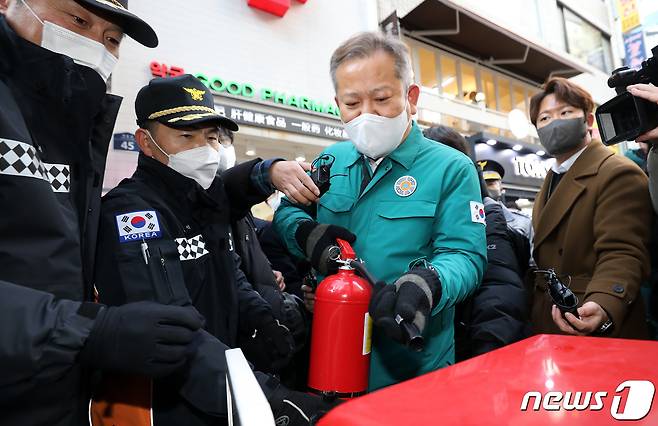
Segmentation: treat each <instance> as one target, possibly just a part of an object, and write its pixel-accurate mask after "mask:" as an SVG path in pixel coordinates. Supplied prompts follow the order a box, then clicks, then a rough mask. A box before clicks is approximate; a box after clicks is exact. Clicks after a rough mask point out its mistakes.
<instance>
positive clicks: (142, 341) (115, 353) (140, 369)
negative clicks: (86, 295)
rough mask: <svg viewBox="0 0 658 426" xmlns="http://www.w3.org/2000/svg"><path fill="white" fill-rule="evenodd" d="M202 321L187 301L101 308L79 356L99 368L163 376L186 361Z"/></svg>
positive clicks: (84, 361)
mask: <svg viewBox="0 0 658 426" xmlns="http://www.w3.org/2000/svg"><path fill="white" fill-rule="evenodd" d="M101 306H102V305H101ZM203 322H204V319H203V317H202V316H201V314H199V312H197V310H196V309H194V308H193V307H192V306H186V307H182V306H170V305H162V304H159V303H155V302H149V301H144V302H135V303H128V304H126V305H122V306H110V307H101V308H100V311H98V314H97V315H96V321H95V323H94V326H93V328H92V329H91V333H90V334H89V337H88V338H87V341H86V343H85V346H84V347H83V349H82V351H81V352H80V361H81V362H83V363H85V364H87V365H89V366H92V367H94V368H99V369H103V370H112V371H121V372H127V373H136V374H143V375H146V376H151V377H164V376H167V375H169V374H171V373H173V372H174V371H176V370H177V369H178V368H180V367H181V366H182V365H183V364H185V362H186V361H187V356H188V354H189V352H190V351H189V347H190V344H191V343H192V340H193V339H194V337H195V336H196V334H197V330H199V329H200V328H201V327H202V326H203Z"/></svg>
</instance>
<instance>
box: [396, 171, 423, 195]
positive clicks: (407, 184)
mask: <svg viewBox="0 0 658 426" xmlns="http://www.w3.org/2000/svg"><path fill="white" fill-rule="evenodd" d="M417 186H418V184H417V182H416V179H415V178H414V177H413V176H402V177H401V178H399V179H398V180H396V181H395V185H394V189H395V193H396V194H398V195H399V196H400V197H408V196H410V195H411V194H413V193H414V192H415V191H416V187H417Z"/></svg>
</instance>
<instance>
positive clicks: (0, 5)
mask: <svg viewBox="0 0 658 426" xmlns="http://www.w3.org/2000/svg"><path fill="white" fill-rule="evenodd" d="M8 8H9V0H0V15H5V14H6V13H7V9H8Z"/></svg>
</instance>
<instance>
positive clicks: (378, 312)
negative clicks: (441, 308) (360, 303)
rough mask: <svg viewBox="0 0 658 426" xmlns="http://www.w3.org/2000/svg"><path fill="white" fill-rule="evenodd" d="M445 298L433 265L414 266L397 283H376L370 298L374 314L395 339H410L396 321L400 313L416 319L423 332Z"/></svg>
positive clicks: (371, 314)
mask: <svg viewBox="0 0 658 426" xmlns="http://www.w3.org/2000/svg"><path fill="white" fill-rule="evenodd" d="M440 299H441V281H440V280H439V276H438V274H437V273H436V272H434V271H433V270H431V269H429V268H420V267H417V268H412V269H411V270H409V271H408V272H407V273H406V274H404V275H402V276H401V277H400V278H398V279H397V280H396V281H395V283H394V284H393V285H387V284H386V283H385V282H382V281H380V282H378V283H377V284H375V289H374V295H373V297H372V299H371V300H370V307H369V311H370V316H371V317H372V319H373V321H374V324H375V325H376V326H378V327H380V328H381V329H382V330H383V331H384V333H386V335H388V336H389V337H390V338H391V339H394V340H397V341H398V342H401V343H406V342H405V339H406V338H407V336H406V335H405V333H404V332H403V330H402V327H400V324H398V322H397V321H396V317H397V316H398V315H399V316H400V317H401V318H402V319H403V320H405V321H408V322H410V323H413V324H414V325H415V326H416V327H417V328H418V331H419V332H420V333H422V332H423V330H425V325H426V323H427V317H428V316H429V314H430V312H431V310H432V309H433V308H434V307H435V306H436V304H437V303H438V302H439V300H440Z"/></svg>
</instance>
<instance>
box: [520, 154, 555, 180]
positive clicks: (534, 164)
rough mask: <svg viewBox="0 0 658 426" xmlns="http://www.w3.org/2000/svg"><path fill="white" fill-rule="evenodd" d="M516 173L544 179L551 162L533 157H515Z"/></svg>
mask: <svg viewBox="0 0 658 426" xmlns="http://www.w3.org/2000/svg"><path fill="white" fill-rule="evenodd" d="M512 164H513V165H514V174H515V175H516V176H523V177H526V178H535V179H542V180H543V179H544V178H545V177H546V173H548V170H549V169H550V168H551V162H549V161H546V160H539V159H538V158H533V157H528V156H526V157H514V158H513V159H512Z"/></svg>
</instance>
